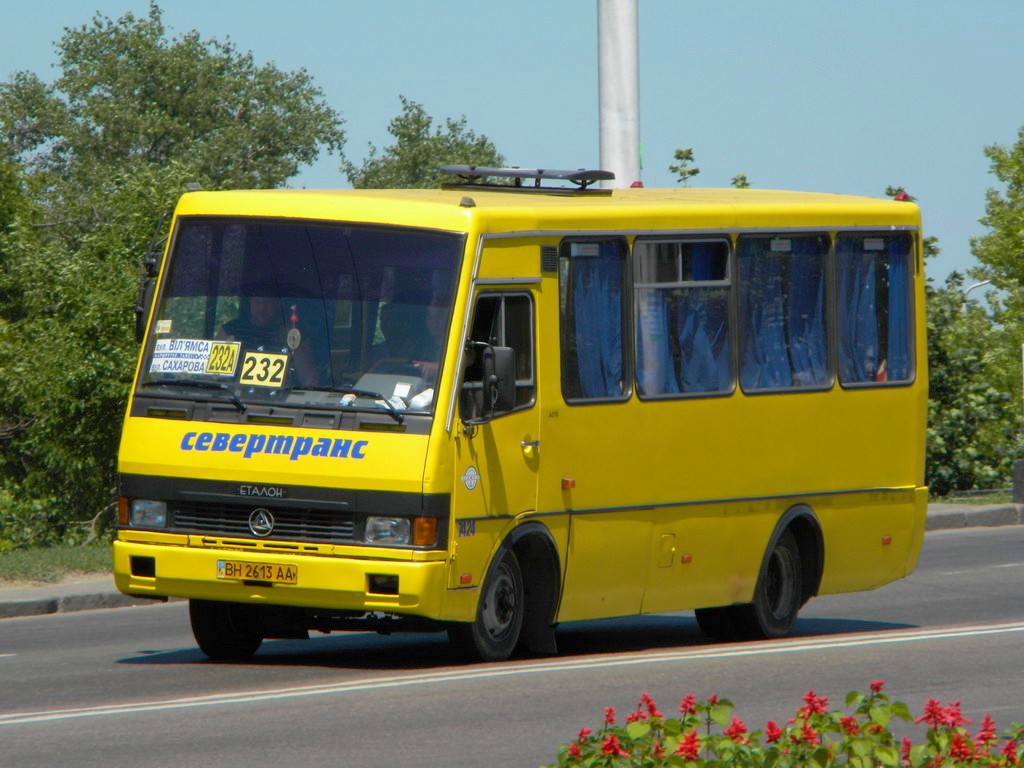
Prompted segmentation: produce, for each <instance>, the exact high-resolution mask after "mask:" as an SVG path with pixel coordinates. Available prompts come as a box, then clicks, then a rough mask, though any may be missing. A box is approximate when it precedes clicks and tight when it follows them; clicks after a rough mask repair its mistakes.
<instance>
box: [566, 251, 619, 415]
mask: <svg viewBox="0 0 1024 768" xmlns="http://www.w3.org/2000/svg"><path fill="white" fill-rule="evenodd" d="M573 247H576V248H579V244H576V245H575V246H573ZM624 264H625V260H624V258H623V252H622V244H621V243H619V242H617V241H608V242H602V243H600V244H599V247H598V249H597V254H596V255H589V254H586V255H584V254H582V253H580V252H578V251H577V252H574V253H573V254H572V257H571V261H570V273H571V278H570V289H571V291H572V307H573V332H574V333H575V336H576V338H575V341H576V365H577V372H578V376H579V385H580V394H581V395H582V396H583V397H586V398H599V397H617V396H619V395H621V394H622V392H623V376H624V372H623V368H624V366H623V357H622V283H623V280H622V270H623V265H624Z"/></svg>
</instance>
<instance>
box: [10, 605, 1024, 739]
mask: <svg viewBox="0 0 1024 768" xmlns="http://www.w3.org/2000/svg"><path fill="white" fill-rule="evenodd" d="M1008 633H1024V622H1017V623H1013V624H984V625H978V626H967V627H947V628H944V629H928V630H900V631H890V632H875V633H864V634H855V635H844V636H842V637H817V638H791V639H787V640H779V641H775V642H757V643H742V644H731V645H729V644H723V645H714V646H702V647H700V648H687V649H682V650H678V649H677V650H671V651H650V652H644V653H625V654H607V655H602V656H589V657H587V658H585V659H564V660H562V659H554V660H548V661H540V662H523V663H515V662H512V663H508V662H506V663H504V664H499V665H491V666H473V667H471V668H468V669H447V670H444V671H440V672H427V673H419V674H413V675H401V676H395V677H377V678H371V679H368V680H354V681H349V682H342V683H327V684H322V685H305V686H298V687H293V688H275V689H268V690H256V691H241V692H239V693H217V694H209V695H206V696H187V697H182V698H177V699H166V700H163V701H139V702H124V703H120V704H107V705H101V706H95V707H81V708H78V709H55V710H49V711H43V712H11V713H8V714H0V726H5V725H25V724H28V723H44V722H53V721H57V720H70V719H75V718H82V717H110V716H113V715H129V714H139V713H142V712H163V711H167V710H173V709H189V708H196V707H210V706H228V705H231V704H251V703H254V702H263V701H275V700H280V699H294V698H302V697H307V696H324V695H330V694H345V693H353V692H359V691H371V690H377V689H382V688H402V687H407V686H414V685H433V684H440V683H450V682H457V681H463V680H473V681H479V680H487V679H491V678H500V677H518V676H523V675H536V674H551V673H553V672H571V671H576V670H580V669H592V668H595V667H600V668H602V669H607V668H608V667H610V666H611V667H626V666H637V665H648V664H664V663H667V662H680V661H690V660H695V659H706V658H715V659H722V658H733V657H745V656H772V655H777V654H783V653H800V652H804V651H829V650H834V649H837V648H854V647H859V646H871V645H891V644H896V643H913V642H922V641H934V640H953V639H958V638H963V637H982V636H986V635H1002V634H1008Z"/></svg>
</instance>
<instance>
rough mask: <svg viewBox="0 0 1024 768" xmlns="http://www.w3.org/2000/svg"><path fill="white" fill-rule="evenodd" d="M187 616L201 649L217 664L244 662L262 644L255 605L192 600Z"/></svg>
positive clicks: (189, 602) (189, 603)
mask: <svg viewBox="0 0 1024 768" xmlns="http://www.w3.org/2000/svg"><path fill="white" fill-rule="evenodd" d="M188 615H189V619H190V620H191V622H192V635H193V636H194V637H195V639H196V644H198V645H199V650H201V651H202V652H203V653H205V654H206V655H207V656H209V657H210V658H211V659H214V660H215V661H244V660H245V659H248V658H251V657H252V655H253V654H254V653H256V650H257V649H258V648H259V647H260V644H261V643H262V642H263V634H262V632H261V630H260V622H259V615H258V613H257V609H256V607H255V606H252V605H242V604H240V603H220V602H213V601H210V600H189V601H188Z"/></svg>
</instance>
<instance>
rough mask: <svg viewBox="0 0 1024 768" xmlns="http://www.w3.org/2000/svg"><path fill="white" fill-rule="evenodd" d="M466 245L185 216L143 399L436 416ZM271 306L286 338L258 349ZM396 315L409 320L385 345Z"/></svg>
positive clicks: (152, 335) (139, 391)
mask: <svg viewBox="0 0 1024 768" xmlns="http://www.w3.org/2000/svg"><path fill="white" fill-rule="evenodd" d="M466 240H467V233H466V232H453V231H449V230H437V229H430V228H425V227H408V226H395V225H385V224H378V223H372V222H351V221H338V220H324V219H294V218H281V217H269V216H267V217H263V216H258V217H257V216H236V215H188V216H179V217H177V218H176V220H175V226H174V230H173V232H172V237H171V239H170V244H169V247H168V251H167V256H166V258H165V261H164V264H163V268H162V273H161V280H160V289H159V292H158V295H157V296H156V299H155V301H154V310H153V313H152V317H151V319H150V323H149V326H148V327H147V330H146V335H145V339H144V341H143V348H142V354H141V360H140V367H139V372H138V376H137V379H136V386H135V395H136V397H141V398H158V399H160V400H163V401H167V400H169V399H170V400H184V401H190V402H195V403H202V402H206V403H211V402H212V403H217V402H221V401H224V402H226V403H228V404H229V405H231V406H233V410H235V411H236V412H237V413H238V414H239V419H240V420H244V419H245V418H246V416H245V414H246V412H247V411H251V410H252V408H253V407H254V406H255V407H257V411H259V410H263V409H262V408H259V406H265V407H268V408H273V409H280V408H289V409H297V410H303V409H306V410H308V409H313V410H327V411H352V412H361V413H379V414H381V415H383V416H385V417H386V419H385V420H390V421H393V422H394V423H396V424H398V425H401V424H402V423H403V422H404V421H405V416H413V417H416V418H427V419H429V418H431V417H432V416H433V415H434V413H435V410H436V407H437V397H436V396H434V390H435V389H436V385H437V382H438V380H439V378H440V375H441V370H442V367H443V364H444V360H445V356H446V352H447V346H448V339H449V337H450V334H451V329H452V322H453V312H454V304H455V296H456V293H457V286H458V283H459V280H460V274H461V271H462V269H463V263H464V260H465V258H466V255H465V248H466ZM262 298H271V299H274V300H276V302H277V304H278V309H276V310H274V311H272V312H271V314H274V315H276V320H275V325H276V327H277V328H278V329H283V333H281V332H280V331H279V330H275V332H274V334H275V335H273V337H271V335H267V336H266V337H265V338H261V339H256V340H253V338H252V337H246V336H245V333H246V332H251V331H252V330H253V327H254V326H256V325H258V323H257V315H258V310H257V303H258V302H259V301H260V300H261V299H262ZM246 306H247V308H248V314H249V317H248V318H245V317H244V316H245V311H244V310H245V308H246ZM388 314H401V316H402V317H401V320H400V321H398V322H392V323H391V325H392V326H393V327H392V328H391V329H389V330H391V333H392V334H394V333H395V331H394V328H395V327H397V328H398V329H399V335H398V336H397V338H396V337H394V336H393V337H392V339H391V340H390V343H389V339H387V338H386V337H384V335H383V334H384V331H385V329H386V327H387V324H388V321H387V319H386V316H387V315H388ZM229 315H231V317H230V318H229ZM243 320H244V322H243ZM232 321H234V324H232ZM414 341H415V342H416V344H414V343H413V342H414ZM306 358H308V360H307V359H306ZM304 366H305V367H304ZM182 382H184V383H183V385H182V386H176V383H182ZM199 382H204V383H199ZM217 390H222V392H218V391H217ZM211 395H213V396H212V397H211ZM239 403H240V404H241V405H242V407H238V404H239ZM204 410H205V409H202V408H197V409H195V413H196V414H197V415H194V416H190V418H201V416H200V415H198V414H200V413H202V412H203V411H204ZM189 413H190V414H191V413H193V411H192V410H190V411H189Z"/></svg>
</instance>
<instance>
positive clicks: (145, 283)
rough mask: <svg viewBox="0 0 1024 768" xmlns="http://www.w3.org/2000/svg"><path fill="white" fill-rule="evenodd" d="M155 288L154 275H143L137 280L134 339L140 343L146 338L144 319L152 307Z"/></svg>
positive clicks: (147, 316)
mask: <svg viewBox="0 0 1024 768" xmlns="http://www.w3.org/2000/svg"><path fill="white" fill-rule="evenodd" d="M155 290H156V278H155V277H143V278H142V279H141V280H140V281H139V295H138V297H137V298H136V299H135V341H137V342H139V343H140V344H141V343H142V340H143V339H144V338H146V320H147V319H148V318H149V311H150V309H152V307H153V292H154V291H155Z"/></svg>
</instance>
